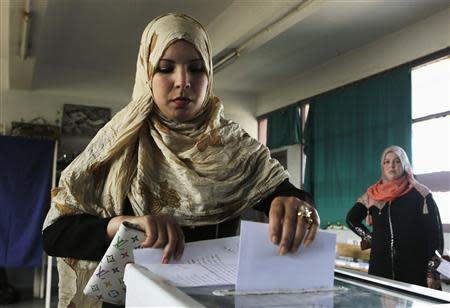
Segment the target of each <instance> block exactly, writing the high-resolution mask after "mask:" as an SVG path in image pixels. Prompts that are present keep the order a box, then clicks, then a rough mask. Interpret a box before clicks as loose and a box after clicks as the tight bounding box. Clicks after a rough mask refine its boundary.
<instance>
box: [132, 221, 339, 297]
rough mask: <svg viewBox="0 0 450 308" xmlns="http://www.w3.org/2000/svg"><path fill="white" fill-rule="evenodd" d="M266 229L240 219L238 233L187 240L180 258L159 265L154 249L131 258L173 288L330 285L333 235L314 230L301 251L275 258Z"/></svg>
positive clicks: (263, 288) (260, 288)
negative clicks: (229, 235)
mask: <svg viewBox="0 0 450 308" xmlns="http://www.w3.org/2000/svg"><path fill="white" fill-rule="evenodd" d="M268 232H269V229H268V224H264V223H255V222H249V221H242V223H241V236H240V237H229V238H222V239H216V240H207V241H199V242H192V243H186V245H185V249H184V253H183V257H182V258H181V259H180V260H179V261H173V260H172V261H171V263H170V264H160V263H161V256H162V250H161V249H154V248H145V249H135V250H134V252H133V254H134V261H135V263H136V264H139V265H142V266H144V267H146V268H148V269H149V270H151V271H152V272H153V273H155V274H157V275H158V276H160V277H162V278H164V279H166V280H167V281H169V282H170V283H171V284H173V285H174V286H177V287H196V286H211V285H230V284H236V290H237V291H273V290H301V289H311V288H330V287H332V286H333V275H334V256H335V246H336V235H335V234H332V233H327V232H321V231H319V233H318V234H317V236H316V239H315V240H314V242H313V243H312V244H311V245H310V246H309V247H307V248H305V247H301V248H300V253H298V254H288V255H285V256H280V255H279V254H278V246H275V245H273V244H272V243H271V242H270V241H269V235H268ZM238 264H239V265H238Z"/></svg>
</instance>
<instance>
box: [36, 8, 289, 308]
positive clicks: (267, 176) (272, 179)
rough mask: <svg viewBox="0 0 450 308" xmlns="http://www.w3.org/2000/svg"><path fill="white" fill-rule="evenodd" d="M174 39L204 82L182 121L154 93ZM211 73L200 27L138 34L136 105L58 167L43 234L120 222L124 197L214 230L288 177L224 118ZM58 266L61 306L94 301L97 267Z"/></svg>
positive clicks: (185, 21) (184, 21)
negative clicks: (62, 226) (69, 219)
mask: <svg viewBox="0 0 450 308" xmlns="http://www.w3.org/2000/svg"><path fill="white" fill-rule="evenodd" d="M180 39H183V40H186V41H188V42H190V43H191V44H192V45H193V46H195V48H196V49H197V51H198V52H199V54H200V55H201V57H202V59H203V62H204V66H205V70H206V73H207V75H208V89H207V95H206V99H205V102H204V103H203V108H202V111H201V112H200V114H199V115H197V116H196V117H195V118H194V119H193V120H191V121H189V122H187V123H175V122H173V121H170V120H168V119H166V118H165V117H164V116H162V114H161V113H160V112H159V110H158V108H157V107H156V105H155V104H154V102H153V98H152V89H151V78H152V77H153V74H154V68H155V67H157V65H158V61H159V59H160V58H161V56H162V55H163V54H164V51H165V50H166V49H167V48H168V46H169V45H170V44H172V43H173V42H174V41H176V40H180ZM149 76H150V77H149ZM212 76H213V73H212V58H211V50H210V43H209V40H208V37H207V34H206V31H205V30H204V29H203V27H202V26H201V25H200V24H199V23H198V22H197V21H196V20H194V19H193V18H191V17H189V16H186V15H182V14H167V15H163V16H161V17H158V18H156V19H155V20H153V21H152V22H151V23H150V24H149V25H148V26H147V27H146V29H145V30H144V33H143V35H142V39H141V45H140V49H139V55H138V60H137V70H136V80H135V85H134V90H133V95H132V101H131V102H130V103H129V104H128V105H127V106H126V107H125V108H123V109H122V110H121V111H120V112H118V113H117V114H116V115H115V116H114V117H113V118H112V119H111V121H110V122H108V123H107V124H106V125H105V126H104V127H103V128H102V129H101V130H100V131H99V132H98V134H97V135H96V136H95V137H94V139H93V140H92V141H91V143H90V144H89V145H88V146H87V147H86V149H85V150H84V152H83V153H81V154H80V155H79V156H78V157H77V158H76V159H75V160H74V161H73V162H72V163H71V164H70V165H69V166H68V167H67V168H66V169H65V170H64V172H63V173H62V175H61V179H60V182H59V187H58V188H57V189H55V190H54V192H53V198H52V205H51V209H50V211H49V213H48V215H47V218H46V220H45V223H44V228H45V227H47V226H49V225H50V224H52V223H53V222H55V221H56V220H57V219H58V218H60V217H62V216H65V215H74V214H80V213H88V214H92V215H96V216H100V217H112V216H117V215H121V214H122V212H123V211H122V210H123V205H124V200H125V198H128V199H129V200H130V202H131V205H132V208H133V211H134V213H135V214H136V215H145V214H157V213H165V214H169V215H173V216H174V217H175V219H176V220H177V221H178V223H179V224H180V225H190V226H199V225H206V224H215V223H219V222H222V221H224V220H227V219H229V218H232V217H236V216H238V215H239V214H240V213H241V212H242V211H243V210H245V209H246V208H248V207H251V206H253V205H255V204H256V203H257V202H258V201H260V200H261V199H263V198H264V197H266V196H268V195H269V194H270V193H271V192H273V191H274V190H275V188H276V187H277V186H278V185H279V184H280V183H281V182H282V181H284V180H285V179H286V178H288V174H287V172H286V171H285V170H284V169H283V167H282V166H281V165H280V164H279V163H278V162H277V161H276V160H274V159H271V158H270V153H269V151H268V149H267V148H266V147H265V146H263V145H261V144H260V143H259V142H257V141H256V140H255V139H253V138H251V137H250V136H249V135H248V134H247V133H246V132H245V131H244V130H242V129H241V128H240V127H239V125H238V124H236V123H234V122H232V121H229V120H226V119H224V118H223V106H222V104H221V103H220V101H219V99H218V98H216V97H214V96H213V94H212V89H211V88H212ZM87 240H89V239H87ZM59 261H60V262H59V263H58V270H59V271H60V305H63V306H64V305H68V304H69V303H71V302H72V303H74V304H76V305H77V307H78V306H80V305H84V306H85V305H90V304H92V303H88V302H86V301H85V300H86V299H83V297H82V296H81V294H80V293H81V290H83V288H84V285H85V284H86V282H87V279H88V278H89V276H90V275H89V273H92V271H93V270H94V269H95V266H96V264H97V263H96V262H90V261H75V260H68V259H65V260H64V262H61V260H59ZM69 277H70V278H69ZM73 279H75V281H71V280H73ZM84 306H83V307H84Z"/></svg>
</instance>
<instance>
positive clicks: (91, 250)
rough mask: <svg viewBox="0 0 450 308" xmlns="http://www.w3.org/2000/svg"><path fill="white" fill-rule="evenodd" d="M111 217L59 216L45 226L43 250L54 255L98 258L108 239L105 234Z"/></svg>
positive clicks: (104, 249)
mask: <svg viewBox="0 0 450 308" xmlns="http://www.w3.org/2000/svg"><path fill="white" fill-rule="evenodd" d="M110 219H111V218H100V217H97V216H92V215H88V214H80V215H73V216H64V217H61V218H60V219H58V220H57V221H56V222H55V223H53V224H52V225H50V226H48V227H47V228H45V229H44V231H43V233H42V240H43V246H44V250H45V252H46V253H47V254H49V255H51V256H55V257H64V258H74V259H80V260H92V261H100V260H101V259H102V257H103V255H104V253H105V252H106V249H107V248H108V246H109V243H110V241H109V240H108V237H107V234H106V228H107V226H108V222H109V220H110Z"/></svg>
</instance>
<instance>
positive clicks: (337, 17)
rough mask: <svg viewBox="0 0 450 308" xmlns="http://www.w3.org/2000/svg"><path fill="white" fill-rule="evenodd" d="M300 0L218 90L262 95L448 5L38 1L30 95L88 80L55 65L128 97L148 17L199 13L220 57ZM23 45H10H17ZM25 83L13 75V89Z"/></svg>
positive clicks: (402, 0)
mask: <svg viewBox="0 0 450 308" xmlns="http://www.w3.org/2000/svg"><path fill="white" fill-rule="evenodd" d="M1 1H3V0H1ZM10 1H11V4H13V2H14V1H15V0H10ZM22 1H23V0H22ZM302 2H304V3H303V7H302V8H301V9H300V10H299V11H301V10H303V12H304V13H302V12H300V14H299V13H298V12H297V13H296V16H297V17H295V18H297V19H292V18H290V22H289V24H287V25H286V24H285V25H284V26H281V28H280V29H281V30H278V31H272V32H270V31H266V32H265V33H263V34H264V35H265V38H264V37H263V39H262V40H260V42H259V44H256V45H254V46H253V48H252V50H250V51H246V50H245V49H243V53H242V55H241V57H240V58H239V59H238V60H236V61H234V62H233V63H231V64H230V65H228V66H227V67H226V68H224V69H222V70H221V71H220V72H218V73H217V75H216V80H215V87H217V88H221V89H230V90H235V91H245V92H250V93H255V94H257V93H258V92H261V91H263V90H265V89H267V88H268V87H273V86H274V85H276V83H277V82H279V83H282V82H283V81H284V80H286V78H291V77H293V76H295V75H298V74H300V73H301V72H302V71H305V70H308V69H311V68H312V67H314V66H317V65H319V64H320V63H323V62H326V61H328V60H329V59H331V58H333V57H336V56H337V55H339V54H342V53H345V52H348V51H349V50H351V49H354V48H358V47H359V46H362V45H365V44H367V43H369V42H371V41H374V40H376V39H378V38H380V37H382V36H384V35H387V34H389V33H392V32H395V31H398V30H400V29H401V28H403V27H405V26H407V25H409V24H412V23H415V22H418V21H420V20H422V19H425V18H426V17H428V16H431V15H433V14H435V13H437V12H439V11H442V10H444V9H446V8H448V7H449V1H448V0H365V1H364V0H328V1H321V0H319V1H318V0H314V2H312V1H309V0H308V1H302V0H260V1H256V0H234V1H233V0H189V1H187V0H38V4H37V5H36V4H34V7H33V4H32V9H34V19H33V23H32V31H31V35H32V40H31V42H32V46H31V47H32V49H31V57H32V58H33V59H34V60H35V62H34V66H28V67H27V68H25V69H27V70H32V72H31V73H32V74H31V75H32V78H33V83H32V85H31V88H34V89H42V88H46V87H50V88H51V87H53V88H54V87H60V88H64V87H67V86H69V85H70V84H77V83H80V78H84V77H82V76H83V74H73V76H71V75H69V76H67V75H66V76H64V78H63V79H64V80H62V78H61V75H60V74H59V73H58V68H66V69H67V68H72V69H74V70H77V71H90V72H95V73H96V74H97V75H98V74H100V75H101V76H103V77H101V78H102V79H103V82H107V81H108V78H111V79H114V80H115V83H114V84H117V79H118V78H119V77H120V78H119V79H120V80H128V82H127V83H126V85H125V86H124V90H125V89H127V90H128V91H131V89H130V87H131V85H130V83H132V79H133V78H134V72H135V63H136V55H137V50H138V44H139V39H140V35H141V32H142V30H143V29H144V27H145V26H146V24H147V23H148V22H149V21H150V20H151V19H152V18H154V17H156V16H158V15H160V14H162V13H165V12H174V11H175V12H184V13H187V14H190V15H192V16H194V17H195V18H197V19H198V20H199V21H200V22H201V23H202V24H204V25H205V26H206V27H207V30H208V32H209V33H210V36H211V40H212V43H213V51H214V54H215V55H222V54H224V53H225V52H226V51H227V50H230V49H232V48H238V47H240V46H241V45H242V44H244V43H245V42H246V41H248V40H249V39H251V38H252V37H253V36H255V35H256V34H257V33H258V32H260V31H262V30H264V28H265V27H267V26H269V25H271V24H273V23H276V22H277V20H279V19H280V18H282V17H283V16H284V15H286V14H289V12H291V11H292V10H294V9H295V8H296V7H297V6H299V5H302ZM32 3H33V1H32ZM12 6H13V5H11V7H12ZM16 6H17V3H16V4H15V5H14V7H16ZM14 16H16V17H14ZM288 17H289V16H288ZM14 18H20V14H19V15H18V14H11V19H13V20H12V21H11V22H10V24H11V25H14V24H20V22H17V23H15V21H14ZM286 19H289V18H286ZM11 27H12V26H11ZM16 32H17V31H16ZM16 32H14V31H10V33H11V36H13V35H16V36H17V33H16ZM278 32H279V33H278ZM264 35H263V36H264ZM272 37H273V38H272ZM17 40H18V38H14V37H11V38H10V42H11V44H15V42H16V41H17ZM10 50H13V48H10ZM11 67H12V69H14V68H15V67H16V69H17V70H19V66H18V65H16V66H14V65H13V66H11ZM23 69H24V68H23V67H22V70H23ZM10 74H11V72H10ZM12 74H16V75H17V74H18V73H17V72H12ZM22 74H28V75H29V74H30V72H29V71H28V72H23V73H22ZM88 76H89V75H86V77H85V78H89V77H88ZM20 79H21V78H19V77H17V76H16V77H15V78H12V81H11V85H10V86H11V88H14V87H15V85H16V84H15V82H14V80H20ZM82 81H83V82H84V83H87V82H90V81H89V80H82ZM92 82H94V80H92ZM18 84H19V83H17V85H18ZM18 87H20V86H18Z"/></svg>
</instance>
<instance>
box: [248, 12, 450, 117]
mask: <svg viewBox="0 0 450 308" xmlns="http://www.w3.org/2000/svg"><path fill="white" fill-rule="evenodd" d="M449 14H450V10H448V9H447V10H444V11H442V12H440V13H437V14H435V15H433V16H431V17H429V18H427V19H425V20H423V21H420V22H419V23H416V24H414V25H411V26H408V27H406V28H404V29H402V30H400V31H398V32H395V33H392V34H390V35H388V36H385V37H383V38H381V39H379V40H377V41H375V42H372V43H371V44H368V45H366V46H363V47H360V48H357V49H355V50H353V51H351V52H348V53H346V54H343V55H341V56H338V57H335V58H333V59H331V60H330V61H328V62H326V63H323V64H322V65H320V66H319V67H316V68H314V69H313V70H311V71H308V72H302V73H301V74H300V75H298V76H297V77H295V78H293V79H291V80H285V81H283V82H281V83H280V84H279V85H277V86H276V87H274V88H273V89H268V90H267V91H265V92H264V93H261V94H260V95H259V96H258V100H257V102H258V104H257V110H256V114H257V115H261V114H264V113H267V112H270V111H271V110H274V109H277V108H280V107H282V106H286V105H289V104H292V103H294V102H296V101H299V100H302V99H305V98H308V97H311V96H314V95H317V94H320V93H323V92H325V91H327V90H331V89H334V88H337V87H339V86H342V85H345V84H348V83H350V82H353V81H356V80H359V79H362V78H364V77H367V76H371V75H373V74H376V73H379V72H382V71H384V70H387V69H389V68H392V67H395V66H398V65H401V64H403V63H407V62H409V61H412V60H415V59H417V58H420V57H423V56H426V55H428V54H431V53H433V52H435V51H438V50H441V49H443V48H446V47H449V46H450V34H449V19H450V18H449Z"/></svg>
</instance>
